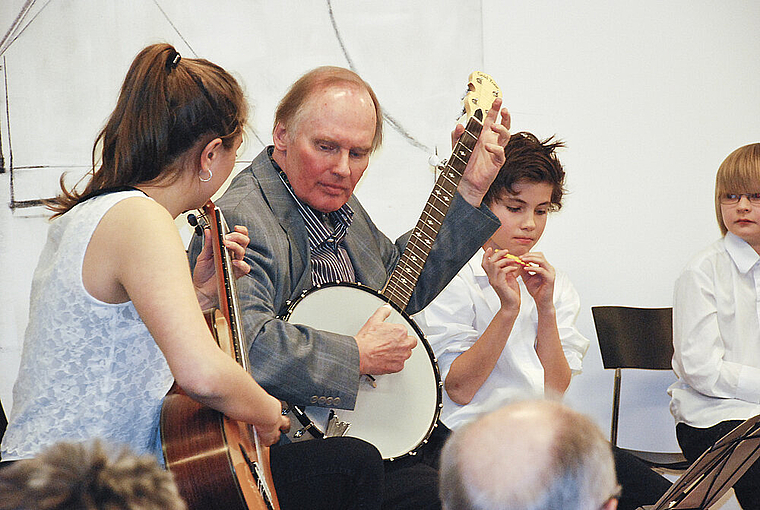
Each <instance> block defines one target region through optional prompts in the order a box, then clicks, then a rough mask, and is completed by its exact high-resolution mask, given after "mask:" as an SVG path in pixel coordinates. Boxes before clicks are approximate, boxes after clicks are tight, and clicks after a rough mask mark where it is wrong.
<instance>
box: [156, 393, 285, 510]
mask: <svg viewBox="0 0 760 510" xmlns="http://www.w3.org/2000/svg"><path fill="white" fill-rule="evenodd" d="M246 429H247V426H246V424H244V423H240V422H237V421H234V420H230V419H228V418H227V417H226V416H224V415H223V414H222V413H219V412H217V411H214V410H213V409H211V408H209V407H206V406H204V405H202V404H199V403H198V402H196V401H195V400H193V399H191V398H190V397H188V396H187V395H184V394H182V393H179V392H176V393H171V394H169V395H167V396H166V398H165V401H164V406H163V409H162V411H161V430H162V442H163V450H164V459H165V460H166V467H167V469H169V471H171V472H172V475H173V476H174V480H175V482H176V484H177V488H178V489H179V493H180V494H181V495H182V497H183V498H184V500H185V501H186V502H187V506H188V508H190V509H198V510H200V509H219V510H226V509H230V510H238V509H239V510H270V509H272V508H279V506H276V501H275V502H274V503H270V504H268V503H267V501H266V500H265V499H264V497H262V495H261V494H260V493H259V490H258V488H257V487H258V479H257V476H255V475H254V471H255V470H254V469H252V468H251V467H250V466H249V463H248V459H247V458H246V457H247V456H251V455H252V458H251V459H250V460H251V461H252V462H253V461H256V462H258V460H259V459H258V458H257V456H256V445H255V444H254V442H253V441H252V440H251V438H250V437H249V434H248V431H247V430H246ZM265 460H266V465H268V464H269V458H268V455H267V457H266V459H265ZM268 476H269V477H270V479H271V473H269V474H268ZM273 494H274V493H273Z"/></svg>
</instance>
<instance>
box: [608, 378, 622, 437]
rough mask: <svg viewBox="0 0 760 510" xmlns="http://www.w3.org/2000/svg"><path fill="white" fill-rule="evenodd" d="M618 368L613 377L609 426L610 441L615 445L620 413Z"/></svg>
mask: <svg viewBox="0 0 760 510" xmlns="http://www.w3.org/2000/svg"><path fill="white" fill-rule="evenodd" d="M620 380H621V376H620V369H619V368H616V369H615V379H614V384H613V389H612V420H611V421H612V423H611V426H610V443H612V446H617V436H618V415H619V413H620Z"/></svg>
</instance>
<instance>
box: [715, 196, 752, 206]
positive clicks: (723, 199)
mask: <svg viewBox="0 0 760 510" xmlns="http://www.w3.org/2000/svg"><path fill="white" fill-rule="evenodd" d="M742 197H747V200H749V202H750V203H751V204H755V205H760V193H724V194H722V195H721V196H720V203H721V204H726V205H730V204H738V203H739V200H741V199H742Z"/></svg>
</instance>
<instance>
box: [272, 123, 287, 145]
mask: <svg viewBox="0 0 760 510" xmlns="http://www.w3.org/2000/svg"><path fill="white" fill-rule="evenodd" d="M272 139H273V141H274V148H275V149H277V150H278V151H280V152H286V151H287V149H288V142H289V141H290V137H289V136H288V130H287V129H286V128H285V126H284V125H283V123H282V122H278V123H277V125H276V126H275V127H274V131H273V132H272Z"/></svg>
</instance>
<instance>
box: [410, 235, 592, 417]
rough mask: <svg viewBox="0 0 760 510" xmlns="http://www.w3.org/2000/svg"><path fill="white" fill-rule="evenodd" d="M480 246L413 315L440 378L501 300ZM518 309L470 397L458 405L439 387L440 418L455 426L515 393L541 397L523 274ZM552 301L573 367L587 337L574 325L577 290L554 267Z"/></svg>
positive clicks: (534, 314) (533, 321)
mask: <svg viewBox="0 0 760 510" xmlns="http://www.w3.org/2000/svg"><path fill="white" fill-rule="evenodd" d="M482 260H483V250H482V249H481V250H479V251H478V253H476V254H475V256H474V257H473V258H472V259H470V261H469V262H468V263H467V265H465V266H464V267H463V268H462V270H461V271H459V274H457V276H456V277H454V279H453V280H452V281H451V282H450V283H449V285H448V286H447V287H446V288H445V289H444V290H443V291H442V292H441V294H440V295H439V296H438V297H437V298H435V300H433V302H432V303H430V304H429V305H428V306H427V307H426V308H425V309H424V310H422V311H421V312H420V313H419V314H417V315H416V316H415V320H416V321H417V323H418V324H419V326H420V328H421V329H422V330H423V332H424V333H425V335H426V337H427V339H428V341H429V342H430V345H431V347H432V348H433V351H434V352H435V355H436V357H437V358H438V366H439V368H440V370H441V377H442V379H443V380H444V381H445V380H446V376H447V375H448V373H449V369H450V368H451V364H452V363H453V362H454V360H455V359H456V358H457V356H459V355H460V354H462V353H463V352H465V351H466V350H467V349H469V348H470V347H471V346H472V345H473V344H474V343H475V341H476V340H477V339H478V338H480V336H481V335H482V334H483V332H484V331H485V330H486V328H487V327H488V325H489V324H490V323H491V320H492V319H493V317H494V315H496V312H497V311H498V310H499V308H500V306H501V302H500V301H499V297H498V295H497V294H496V291H494V290H493V288H492V287H491V285H490V284H489V283H488V276H487V275H486V272H485V270H484V269H483V267H482V265H481V262H482ZM518 282H519V283H520V303H521V304H520V313H519V314H518V316H517V320H516V321H515V324H514V327H513V328H512V332H511V333H510V335H509V339H508V340H507V343H506V345H505V346H504V349H503V350H502V353H501V356H500V357H499V359H498V361H497V362H496V366H495V367H494V369H493V371H492V372H491V375H490V376H489V377H488V378H487V379H486V381H485V382H484V383H483V386H481V387H480V389H479V390H478V391H477V393H475V396H474V397H473V399H472V401H471V402H470V403H469V404H466V405H460V404H457V403H456V402H454V401H452V400H451V399H450V398H449V397H448V395H447V394H446V391H445V390H444V392H443V409H442V411H441V421H442V422H443V423H444V424H445V425H446V426H447V427H449V428H450V429H455V428H457V427H459V426H460V425H463V424H464V423H466V422H469V421H471V420H474V419H475V418H477V417H478V416H480V415H481V414H484V413H488V412H490V411H493V410H496V409H498V408H499V407H501V406H503V405H505V404H507V403H509V402H512V401H514V400H516V399H524V398H529V397H543V394H544V369H543V366H542V365H541V361H540V360H539V358H538V354H537V353H536V349H535V342H536V335H537V326H538V311H537V310H536V303H535V301H533V297H532V296H531V295H530V294H529V293H528V291H527V289H526V288H525V285H523V283H522V280H520V279H518ZM554 306H555V308H556V312H557V326H558V330H559V337H560V341H561V343H562V349H563V351H564V353H565V357H566V358H567V362H568V363H569V365H570V369H571V370H572V372H573V373H574V374H575V373H578V372H580V370H581V364H582V360H583V355H584V354H585V353H586V349H588V345H589V341H588V339H587V338H585V337H584V336H582V335H581V334H580V333H579V332H578V330H577V329H576V327H575V319H576V317H577V316H578V311H579V309H580V300H579V298H578V293H577V292H576V291H575V288H574V287H573V285H572V284H571V283H570V280H569V279H568V278H567V276H566V275H565V274H564V273H561V272H560V271H556V277H555V281H554Z"/></svg>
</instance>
